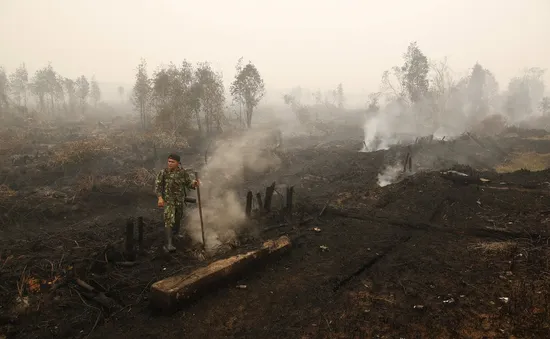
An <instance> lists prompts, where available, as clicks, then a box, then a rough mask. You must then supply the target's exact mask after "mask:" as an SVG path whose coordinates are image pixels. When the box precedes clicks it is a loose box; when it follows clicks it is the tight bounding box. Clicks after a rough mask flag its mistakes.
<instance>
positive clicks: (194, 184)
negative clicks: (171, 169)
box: [191, 180, 201, 188]
mask: <svg viewBox="0 0 550 339" xmlns="http://www.w3.org/2000/svg"><path fill="white" fill-rule="evenodd" d="M200 184H201V182H200V180H193V182H192V183H191V185H193V187H195V188H197V187H198V186H199V185H200Z"/></svg>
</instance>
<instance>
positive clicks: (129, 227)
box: [126, 218, 135, 260]
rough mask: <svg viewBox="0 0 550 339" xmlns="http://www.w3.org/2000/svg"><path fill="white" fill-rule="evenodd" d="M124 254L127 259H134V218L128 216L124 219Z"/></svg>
mask: <svg viewBox="0 0 550 339" xmlns="http://www.w3.org/2000/svg"><path fill="white" fill-rule="evenodd" d="M126 256H127V258H128V259H129V260H134V259H135V253H134V220H133V219H132V218H128V220H127V221H126Z"/></svg>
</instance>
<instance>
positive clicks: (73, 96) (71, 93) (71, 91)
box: [63, 78, 78, 114]
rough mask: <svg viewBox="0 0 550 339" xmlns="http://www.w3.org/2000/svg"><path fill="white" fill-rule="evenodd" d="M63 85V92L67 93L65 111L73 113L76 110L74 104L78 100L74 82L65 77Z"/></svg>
mask: <svg viewBox="0 0 550 339" xmlns="http://www.w3.org/2000/svg"><path fill="white" fill-rule="evenodd" d="M63 86H64V87H65V93H66V94H67V106H66V111H67V113H70V114H73V113H74V112H75V110H76V104H77V102H78V97H77V93H76V83H75V81H73V80H72V79H69V78H65V80H64V81H63Z"/></svg>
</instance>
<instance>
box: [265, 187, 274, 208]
mask: <svg viewBox="0 0 550 339" xmlns="http://www.w3.org/2000/svg"><path fill="white" fill-rule="evenodd" d="M273 192H275V182H273V183H272V184H271V186H268V187H267V188H266V189H265V202H264V210H265V211H266V212H270V211H271V198H273Z"/></svg>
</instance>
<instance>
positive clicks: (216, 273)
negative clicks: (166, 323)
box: [150, 236, 291, 312]
mask: <svg viewBox="0 0 550 339" xmlns="http://www.w3.org/2000/svg"><path fill="white" fill-rule="evenodd" d="M290 246H291V241H290V239H289V238H288V237H287V236H282V237H280V238H278V239H275V240H269V241H266V242H265V243H264V244H263V245H262V247H261V248H260V249H258V250H255V251H250V252H248V253H245V254H239V255H235V256H232V257H229V258H227V259H222V260H218V261H215V262H213V263H211V264H210V265H208V266H206V267H201V268H199V269H197V270H195V271H193V272H191V273H190V274H184V275H177V276H173V277H169V278H166V279H164V280H160V281H157V282H156V283H154V284H153V285H152V286H151V297H150V302H151V306H152V307H153V308H154V309H157V310H161V311H163V312H174V311H175V310H176V309H177V307H178V306H181V305H182V304H184V303H185V302H189V301H192V300H194V299H196V298H198V297H200V296H201V295H202V294H204V293H207V292H208V291H210V290H211V289H212V288H214V287H216V286H217V285H220V284H221V283H223V282H226V281H227V280H230V279H231V278H235V277H237V276H239V275H240V274H242V273H244V272H245V271H246V270H247V269H248V268H250V267H251V266H253V265H256V264H259V263H261V262H262V261H264V260H265V259H267V258H268V257H270V255H272V254H276V253H277V254H280V253H283V252H284V251H285V250H287V249H289V248H290Z"/></svg>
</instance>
